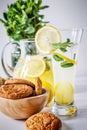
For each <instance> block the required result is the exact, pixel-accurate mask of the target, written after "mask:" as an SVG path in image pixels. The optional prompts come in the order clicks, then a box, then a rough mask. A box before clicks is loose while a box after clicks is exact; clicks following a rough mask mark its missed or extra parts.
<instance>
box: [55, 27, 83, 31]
mask: <svg viewBox="0 0 87 130" xmlns="http://www.w3.org/2000/svg"><path fill="white" fill-rule="evenodd" d="M58 30H59V31H82V32H83V31H84V29H83V28H77V27H75V28H74V27H73V28H58Z"/></svg>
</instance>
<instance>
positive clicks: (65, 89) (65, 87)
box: [54, 81, 74, 105]
mask: <svg viewBox="0 0 87 130" xmlns="http://www.w3.org/2000/svg"><path fill="white" fill-rule="evenodd" d="M54 93H55V94H54V95H55V101H56V102H57V103H58V104H62V105H64V104H70V103H72V101H73V96H74V88H73V85H72V84H71V83H70V82H68V81H59V82H58V83H57V84H56V85H55V89H54Z"/></svg>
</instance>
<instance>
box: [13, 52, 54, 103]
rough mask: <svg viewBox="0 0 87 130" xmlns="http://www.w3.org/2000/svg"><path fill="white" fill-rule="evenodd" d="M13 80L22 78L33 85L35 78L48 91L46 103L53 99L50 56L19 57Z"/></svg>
mask: <svg viewBox="0 0 87 130" xmlns="http://www.w3.org/2000/svg"><path fill="white" fill-rule="evenodd" d="M13 77H14V78H22V79H26V80H29V81H31V82H33V83H35V79H36V77H39V78H40V79H41V81H42V86H43V87H44V88H47V89H48V90H49V91H50V97H49V100H48V103H49V102H51V100H52V98H53V86H54V76H53V65H52V56H51V55H46V54H41V53H38V52H36V53H35V54H32V55H31V54H27V55H26V56H25V57H23V56H22V57H21V58H20V59H19V61H18V63H17V65H16V67H15V69H14V76H13Z"/></svg>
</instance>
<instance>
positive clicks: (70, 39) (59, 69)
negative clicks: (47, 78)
mask: <svg viewBox="0 0 87 130" xmlns="http://www.w3.org/2000/svg"><path fill="white" fill-rule="evenodd" d="M60 33H61V37H62V43H63V44H62V46H60V48H59V49H58V50H57V51H56V52H54V55H53V59H54V75H55V76H54V79H55V81H54V82H55V85H54V86H55V87H54V106H53V109H52V111H53V112H54V113H55V114H57V115H60V116H72V115H75V114H76V112H77V109H76V107H75V104H74V94H75V73H76V72H75V71H76V65H77V53H78V48H79V43H80V40H81V37H82V29H63V30H60ZM66 46H67V47H66Z"/></svg>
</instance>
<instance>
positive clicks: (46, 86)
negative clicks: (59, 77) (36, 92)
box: [42, 81, 54, 103]
mask: <svg viewBox="0 0 87 130" xmlns="http://www.w3.org/2000/svg"><path fill="white" fill-rule="evenodd" d="M42 86H43V88H46V89H47V90H48V91H49V99H48V103H50V102H51V101H52V99H53V96H54V89H53V86H52V85H51V84H50V83H48V82H47V81H42Z"/></svg>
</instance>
